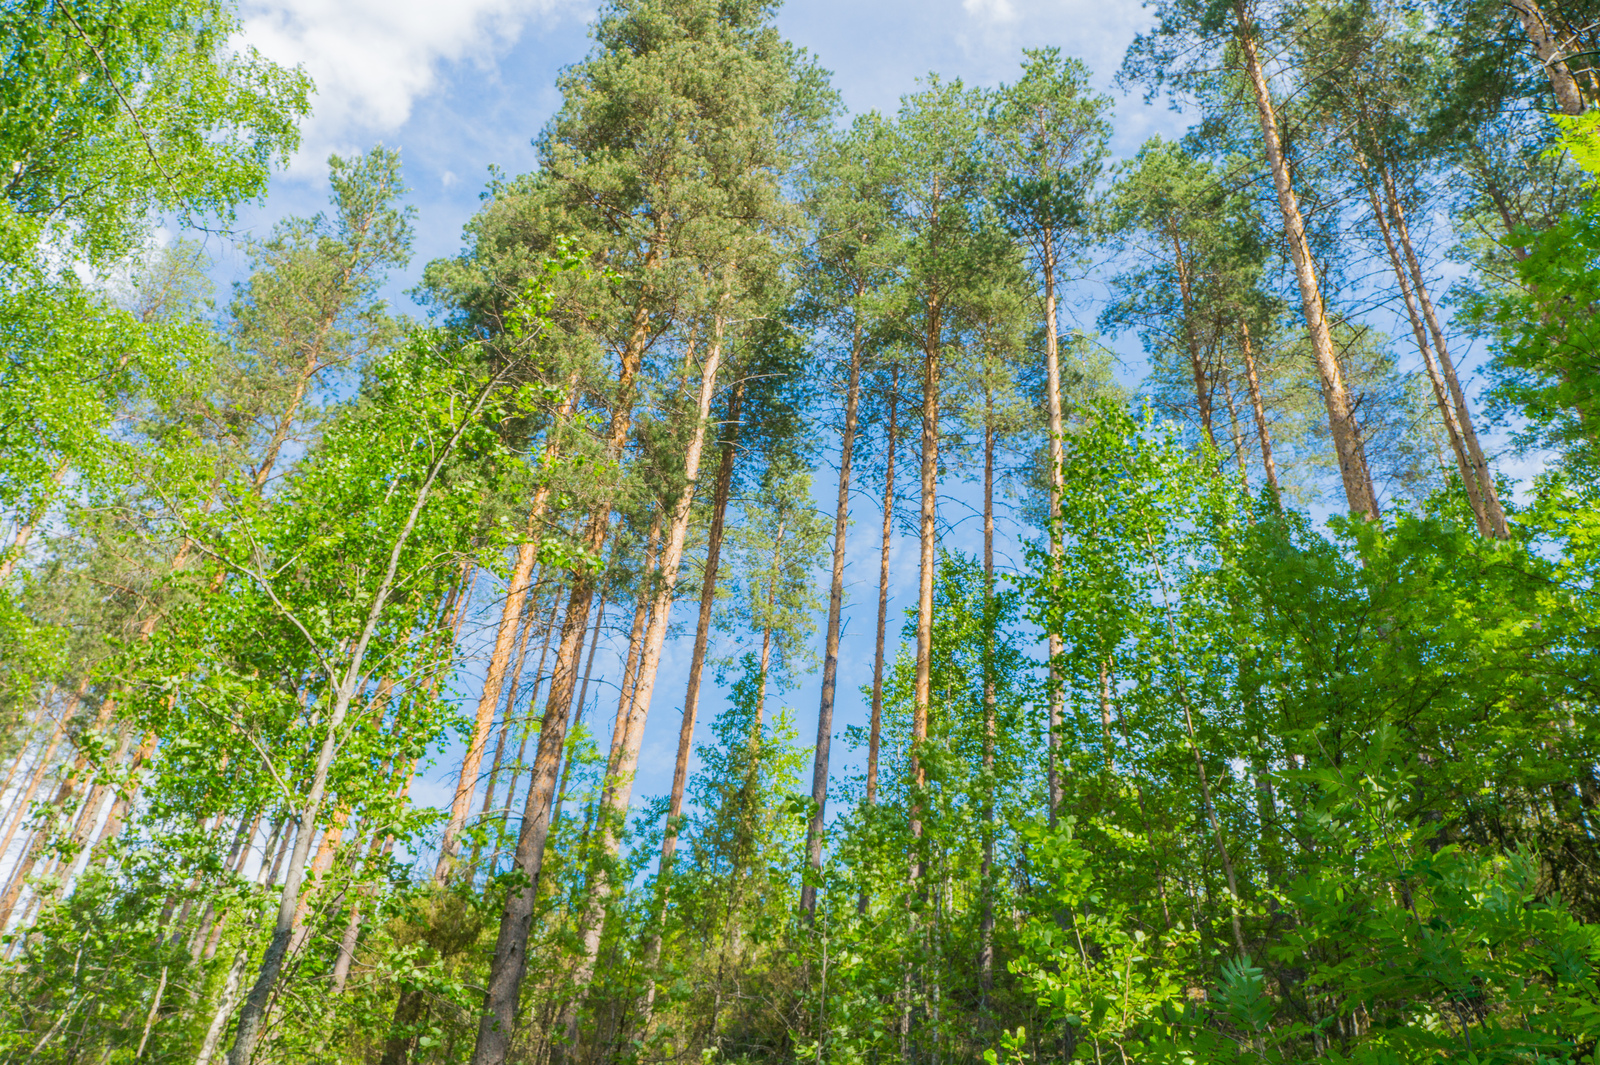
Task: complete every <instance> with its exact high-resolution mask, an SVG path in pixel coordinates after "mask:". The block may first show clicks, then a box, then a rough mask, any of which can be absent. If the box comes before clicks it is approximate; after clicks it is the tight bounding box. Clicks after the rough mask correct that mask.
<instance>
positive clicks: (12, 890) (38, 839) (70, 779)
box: [0, 681, 116, 930]
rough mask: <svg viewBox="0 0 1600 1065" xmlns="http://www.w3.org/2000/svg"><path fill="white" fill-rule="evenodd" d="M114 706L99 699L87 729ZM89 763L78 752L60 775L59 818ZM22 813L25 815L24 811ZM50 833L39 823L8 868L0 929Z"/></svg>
mask: <svg viewBox="0 0 1600 1065" xmlns="http://www.w3.org/2000/svg"><path fill="white" fill-rule="evenodd" d="M87 685H88V682H87V681H85V682H84V687H83V689H81V690H80V698H81V691H82V690H87ZM115 705H116V704H115V701H114V700H112V699H110V698H106V699H102V700H101V701H100V708H99V709H98V710H97V711H96V712H95V718H94V723H93V724H92V725H90V727H89V730H90V731H92V732H98V731H100V730H101V729H103V728H105V726H106V723H107V722H108V721H110V720H111V715H112V712H113V710H114V709H115ZM88 764H89V757H88V755H87V754H85V753H84V752H82V751H80V752H79V753H78V757H77V758H75V759H73V763H72V768H71V769H69V770H68V771H67V773H66V775H65V776H63V777H62V778H61V783H60V785H59V786H58V787H57V788H56V794H55V797H54V798H53V799H51V800H50V805H51V807H52V808H53V809H54V810H55V811H56V815H57V816H58V817H59V816H60V814H61V813H62V811H65V810H66V808H67V804H68V803H69V802H71V801H72V797H73V796H74V795H75V794H77V790H78V777H79V776H80V775H81V774H82V773H83V771H84V769H85V768H86V767H87V766H88ZM24 816H26V815H25V814H24ZM50 835H51V830H50V827H49V826H48V825H45V826H41V827H40V829H39V830H38V831H36V832H35V833H34V834H33V838H32V840H30V841H29V844H28V847H27V848H26V850H25V851H24V852H23V854H22V857H21V858H20V859H19V860H18V862H17V865H16V867H15V868H14V869H13V870H12V871H11V881H10V883H8V884H7V885H6V890H5V895H4V896H0V930H3V929H4V928H5V927H6V926H7V925H8V924H9V923H10V921H11V914H12V911H13V910H15V909H16V905H17V900H18V898H19V897H20V896H21V895H22V891H23V889H24V888H25V887H26V886H27V883H26V882H27V879H28V877H29V876H30V875H32V873H33V867H34V865H35V864H37V862H38V860H39V855H40V854H42V853H43V852H44V847H45V844H47V843H48V842H49V841H50Z"/></svg>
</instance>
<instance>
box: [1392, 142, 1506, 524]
mask: <svg viewBox="0 0 1600 1065" xmlns="http://www.w3.org/2000/svg"><path fill="white" fill-rule="evenodd" d="M1362 169H1363V171H1364V172H1365V173H1364V176H1365V177H1366V186H1367V202H1368V203H1369V204H1371V206H1372V218H1373V221H1374V222H1375V223H1377V226H1378V232H1379V233H1380V234H1382V236H1383V244H1384V248H1385V249H1386V250H1387V251H1388V253H1389V265H1390V266H1391V267H1392V268H1393V269H1394V278H1395V283H1396V284H1397V285H1399V287H1400V298H1401V301H1402V302H1403V303H1404V304H1405V308H1406V317H1407V318H1408V319H1409V320H1410V322H1411V335H1412V337H1413V338H1414V339H1415V340H1416V342H1417V351H1418V353H1419V354H1421V356H1422V365H1423V367H1424V368H1425V369H1426V370H1427V373H1428V383H1429V384H1430V385H1432V386H1433V398H1434V401H1435V403H1436V404H1437V405H1438V408H1439V418H1440V420H1441V421H1443V423H1444V433H1445V438H1446V439H1447V440H1449V441H1450V450H1451V451H1452V452H1453V453H1454V454H1455V457H1456V466H1457V469H1458V470H1459V471H1460V474H1461V487H1462V488H1463V489H1464V490H1465V491H1466V493H1467V502H1468V503H1469V504H1470V505H1471V507H1472V516H1473V518H1474V519H1476V521H1477V523H1478V532H1479V534H1480V535H1483V536H1493V535H1494V531H1493V529H1492V527H1491V526H1490V524H1489V515H1488V512H1487V511H1486V510H1485V508H1484V500H1483V496H1482V493H1481V492H1480V491H1479V488H1478V479H1477V476H1476V474H1475V472H1474V470H1473V468H1472V460H1471V458H1470V457H1468V455H1467V444H1466V440H1465V439H1464V438H1463V436H1462V433H1461V424H1460V422H1459V421H1457V419H1456V411H1455V407H1454V406H1452V404H1451V402H1450V386H1449V385H1447V384H1445V380H1444V375H1443V374H1442V373H1440V372H1439V365H1438V363H1437V362H1436V361H1435V360H1434V357H1433V348H1432V346H1431V345H1430V344H1429V343H1428V334H1427V326H1426V324H1425V323H1424V322H1423V320H1422V309H1421V308H1420V307H1419V306H1418V304H1417V300H1416V296H1415V294H1414V293H1413V292H1412V290H1411V280H1410V278H1409V277H1407V275H1406V269H1405V264H1404V263H1403V262H1402V260H1401V258H1400V250H1399V248H1398V247H1397V246H1396V245H1395V241H1394V233H1393V231H1392V230H1391V229H1390V226H1389V220H1388V219H1387V218H1386V217H1385V216H1384V209H1383V205H1382V204H1381V203H1379V201H1378V190H1377V188H1376V186H1374V185H1373V183H1372V175H1371V173H1370V171H1366V168H1365V166H1363V168H1362Z"/></svg>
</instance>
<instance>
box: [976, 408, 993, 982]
mask: <svg viewBox="0 0 1600 1065" xmlns="http://www.w3.org/2000/svg"><path fill="white" fill-rule="evenodd" d="M983 401H984V419H983V862H982V866H981V868H980V870H979V881H980V891H981V893H982V896H983V910H982V912H981V913H980V914H979V917H978V992H979V995H980V1003H979V1009H980V1010H981V1011H982V1012H983V1013H985V1014H987V1013H988V1012H989V994H990V992H991V991H993V990H994V792H995V778H994V745H995V739H996V726H997V722H996V721H995V677H994V624H995V617H994V448H995V426H994V391H993V389H992V388H990V387H988V386H987V382H986V383H985V388H984V396H983Z"/></svg>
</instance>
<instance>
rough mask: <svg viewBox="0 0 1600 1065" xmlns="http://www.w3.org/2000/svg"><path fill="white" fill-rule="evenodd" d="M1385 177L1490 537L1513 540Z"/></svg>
mask: <svg viewBox="0 0 1600 1065" xmlns="http://www.w3.org/2000/svg"><path fill="white" fill-rule="evenodd" d="M1382 174H1383V185H1384V191H1385V193H1386V194H1387V196H1388V201H1389V209H1390V211H1391V212H1393V215H1394V224H1395V235H1396V236H1398V237H1399V238H1400V249H1401V251H1402V252H1404V253H1405V259H1406V264H1407V266H1408V267H1409V268H1410V271H1411V282H1412V284H1413V286H1414V287H1415V289H1416V294H1417V301H1418V302H1419V303H1420V304H1421V305H1422V317H1423V320H1424V321H1426V322H1427V323H1428V333H1429V335H1430V336H1431V337H1432V338H1433V349H1434V353H1435V354H1436V355H1437V356H1438V357H1439V371H1440V372H1441V373H1442V374H1444V379H1445V383H1446V384H1447V385H1449V387H1450V398H1451V402H1452V404H1453V406H1454V407H1455V412H1456V423H1457V425H1458V426H1459V427H1460V431H1461V438H1462V441H1463V442H1464V443H1465V444H1466V449H1467V457H1468V459H1469V461H1470V465H1471V467H1472V472H1473V477H1474V479H1475V480H1476V481H1477V483H1478V493H1479V496H1480V498H1481V499H1482V500H1483V510H1484V515H1485V519H1486V520H1487V522H1488V525H1489V530H1490V534H1491V535H1493V536H1494V537H1496V538H1497V539H1500V540H1508V539H1510V538H1511V529H1510V526H1509V525H1508V524H1507V523H1506V512H1505V509H1504V508H1503V507H1502V506H1501V505H1500V495H1499V491H1498V489H1496V487H1495V483H1494V471H1493V470H1491V469H1490V468H1489V462H1488V460H1487V459H1486V458H1484V455H1483V448H1482V447H1481V446H1479V444H1478V433H1477V430H1476V429H1474V427H1473V424H1472V411H1471V410H1470V409H1469V408H1468V406H1467V397H1466V394H1465V393H1463V392H1462V390H1461V382H1460V380H1458V379H1457V377H1456V367H1455V363H1453V362H1451V361H1450V349H1449V347H1448V346H1447V345H1446V344H1445V338H1444V327H1443V326H1442V325H1441V324H1440V322H1439V313H1438V311H1436V310H1435V309H1434V306H1433V300H1432V299H1431V298H1429V296H1428V285H1427V279H1426V278H1425V277H1424V276H1423V273H1422V264H1421V263H1419V262H1418V261H1417V252H1416V247H1415V245H1414V244H1413V243H1412V241H1411V229H1410V227H1409V226H1407V225H1406V213H1405V207H1404V206H1403V205H1402V204H1401V202H1400V194H1399V192H1398V191H1397V190H1396V189H1395V185H1394V175H1393V174H1392V173H1390V171H1389V170H1388V168H1387V167H1385V168H1382Z"/></svg>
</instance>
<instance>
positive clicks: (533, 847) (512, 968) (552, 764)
mask: <svg viewBox="0 0 1600 1065" xmlns="http://www.w3.org/2000/svg"><path fill="white" fill-rule="evenodd" d="M654 241H655V242H654V244H653V245H652V247H651V250H650V252H649V253H648V254H647V256H646V258H645V263H644V266H645V273H646V276H647V277H648V276H649V275H650V274H651V273H653V271H654V270H655V269H657V268H658V267H659V265H660V261H661V251H662V236H661V231H660V228H659V225H658V229H657V233H656V237H655V238H654ZM649 294H650V285H649V284H648V283H647V284H646V286H645V289H644V291H643V292H641V295H640V298H639V300H638V301H637V302H636V303H635V304H634V309H633V313H632V320H631V322H630V325H629V333H628V341H627V344H626V345H625V346H624V348H623V351H622V359H621V366H620V367H619V369H618V373H617V388H616V394H615V400H614V402H613V405H612V409H611V422H610V426H609V430H608V433H607V439H606V447H607V452H608V454H609V455H610V456H611V457H612V458H613V459H620V457H621V455H622V450H623V445H624V444H625V443H626V442H627V439H628V434H629V433H630V432H631V431H632V426H633V402H634V396H633V393H634V379H635V376H636V375H637V374H638V371H639V364H640V362H641V361H642V359H643V358H644V351H645V347H646V343H647V341H648V339H649V328H650V309H649V305H648V303H647V299H648V298H649ZM610 527H611V498H610V496H609V495H606V494H604V493H602V496H601V498H600V499H599V500H597V501H596V503H595V505H594V508H593V510H592V511H591V512H590V516H589V525H588V528H587V530H586V531H585V536H584V539H583V546H584V548H586V549H587V551H588V552H589V553H590V555H595V554H598V553H599V551H600V549H601V547H602V546H604V544H605V541H606V537H607V534H608V533H609V531H610ZM595 584H596V575H595V574H594V573H592V572H590V571H589V570H588V569H580V570H579V571H578V572H577V573H575V574H574V579H573V582H572V591H571V594H570V596H569V598H568V601H567V613H566V617H565V619H564V621H563V622H562V626H561V643H560V644H559V645H558V648H557V651H556V664H555V671H554V676H553V677H552V678H551V681H550V694H549V696H548V698H547V701H546V703H545V715H544V722H543V723H542V724H541V726H540V728H539V748H538V750H537V752H535V754H534V759H533V773H532V779H531V780H530V781H529V782H528V798H527V802H526V803H525V805H524V808H523V815H522V828H521V830H520V831H519V832H518V835H517V851H516V859H515V867H516V870H517V872H518V873H519V874H521V876H522V878H523V881H522V885H521V886H520V887H519V888H517V889H516V890H513V891H509V892H507V893H506V901H505V906H504V908H503V910H502V911H501V915H500V929H499V932H498V933H497V935H496V938H495V946H494V956H493V958H492V959H491V961H490V966H489V983H488V986H487V988H485V991H484V1004H483V1012H482V1013H481V1014H480V1016H479V1018H478V1035H477V1040H476V1042H475V1043H474V1045H473V1050H472V1065H503V1063H504V1062H505V1060H506V1055H507V1054H508V1053H509V1052H510V1050H511V1037H512V1034H513V1030H514V1028H515V1026H516V1017H517V1007H518V1004H519V1003H520V1002H521V999H522V980H523V977H524V975H525V974H526V973H527V968H528V957H527V949H528V933H529V932H530V931H531V929H532V927H533V901H534V897H535V895H536V893H537V892H538V889H539V874H540V872H541V871H542V870H543V868H544V852H545V843H546V842H547V841H548V839H549V837H550V815H551V812H552V807H553V806H554V800H555V790H556V780H557V771H558V769H559V768H560V763H561V752H562V750H563V749H564V747H565V746H566V742H567V721H568V719H569V715H570V713H571V709H572V694H573V689H575V688H576V687H577V676H578V658H579V655H580V652H581V651H582V649H583V637H584V636H585V634H586V633H587V632H588V628H589V604H590V602H591V601H592V600H593V597H594V590H595Z"/></svg>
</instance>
